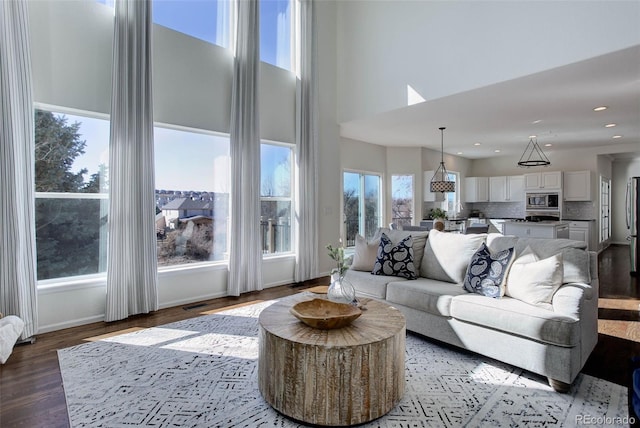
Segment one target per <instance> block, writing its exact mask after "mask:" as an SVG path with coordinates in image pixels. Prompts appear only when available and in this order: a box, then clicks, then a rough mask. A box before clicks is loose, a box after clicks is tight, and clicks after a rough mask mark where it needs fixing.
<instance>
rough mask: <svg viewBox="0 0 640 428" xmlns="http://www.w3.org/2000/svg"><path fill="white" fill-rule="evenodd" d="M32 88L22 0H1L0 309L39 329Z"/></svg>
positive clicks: (28, 330) (28, 329) (29, 332)
mask: <svg viewBox="0 0 640 428" xmlns="http://www.w3.org/2000/svg"><path fill="white" fill-rule="evenodd" d="M34 138H35V132H34V111H33V92H32V82H31V58H30V47H29V20H28V13H27V2H26V1H25V0H15V1H0V218H1V219H2V221H0V312H2V313H4V314H5V315H17V316H18V317H20V318H21V319H22V320H23V321H24V323H25V326H24V330H23V332H22V335H21V339H26V338H28V337H30V336H33V335H34V334H35V333H36V332H37V330H38V310H37V289H36V286H37V284H36V255H35V236H36V234H35V204H34V153H35V142H34Z"/></svg>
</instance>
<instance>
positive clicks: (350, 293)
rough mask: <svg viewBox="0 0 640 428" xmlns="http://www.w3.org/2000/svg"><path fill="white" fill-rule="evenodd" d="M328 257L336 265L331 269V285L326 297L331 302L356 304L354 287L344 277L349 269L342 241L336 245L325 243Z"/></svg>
mask: <svg viewBox="0 0 640 428" xmlns="http://www.w3.org/2000/svg"><path fill="white" fill-rule="evenodd" d="M326 248H327V251H328V254H329V257H331V259H332V260H334V261H335V262H336V267H335V268H333V269H331V285H329V289H328V290H327V298H328V299H329V300H331V301H333V302H339V303H348V304H351V305H357V304H358V300H357V299H356V289H355V288H354V287H353V284H351V282H349V281H348V280H347V279H346V278H345V274H346V273H347V271H348V270H349V266H348V265H347V263H346V261H345V259H344V248H343V247H342V243H341V245H340V246H338V247H334V246H333V245H331V244H329V245H327V247H326Z"/></svg>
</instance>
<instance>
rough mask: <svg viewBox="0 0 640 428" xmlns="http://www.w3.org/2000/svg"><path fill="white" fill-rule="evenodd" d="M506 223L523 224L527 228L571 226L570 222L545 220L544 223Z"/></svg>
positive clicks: (509, 221)
mask: <svg viewBox="0 0 640 428" xmlns="http://www.w3.org/2000/svg"><path fill="white" fill-rule="evenodd" d="M505 223H509V224H522V225H526V226H564V225H568V224H569V220H543V221H515V220H507V221H505Z"/></svg>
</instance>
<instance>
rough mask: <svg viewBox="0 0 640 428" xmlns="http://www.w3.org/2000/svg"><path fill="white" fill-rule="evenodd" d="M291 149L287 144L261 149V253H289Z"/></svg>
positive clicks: (263, 145) (291, 181)
mask: <svg viewBox="0 0 640 428" xmlns="http://www.w3.org/2000/svg"><path fill="white" fill-rule="evenodd" d="M292 166H293V149H292V146H290V145H284V144H273V143H262V145H261V146H260V168H261V177H260V225H261V227H262V252H263V253H264V254H274V253H287V252H290V251H291V230H292V229H291V224H292V219H291V212H292V211H291V207H292V195H293V189H292V187H293V186H292V183H293V175H292V173H293V167H292Z"/></svg>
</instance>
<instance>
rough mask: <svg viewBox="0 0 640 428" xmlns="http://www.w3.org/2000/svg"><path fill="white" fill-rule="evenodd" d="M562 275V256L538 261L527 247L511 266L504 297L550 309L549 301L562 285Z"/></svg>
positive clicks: (558, 255) (557, 255)
mask: <svg viewBox="0 0 640 428" xmlns="http://www.w3.org/2000/svg"><path fill="white" fill-rule="evenodd" d="M563 274H564V271H563V265H562V254H556V255H554V256H551V257H549V258H546V259H543V260H538V256H536V254H535V253H534V252H533V251H532V250H531V248H529V247H527V248H526V249H525V250H524V251H523V252H522V254H521V255H520V257H518V258H517V259H516V260H515V261H514V262H513V264H512V265H511V269H510V270H509V276H508V277H507V287H506V291H505V295H507V296H510V297H513V298H514V299H518V300H521V301H523V302H525V303H528V304H530V305H535V306H540V307H543V308H545V309H551V308H552V306H551V299H552V298H553V295H554V294H555V292H556V290H558V288H560V286H561V285H562V277H563Z"/></svg>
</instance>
